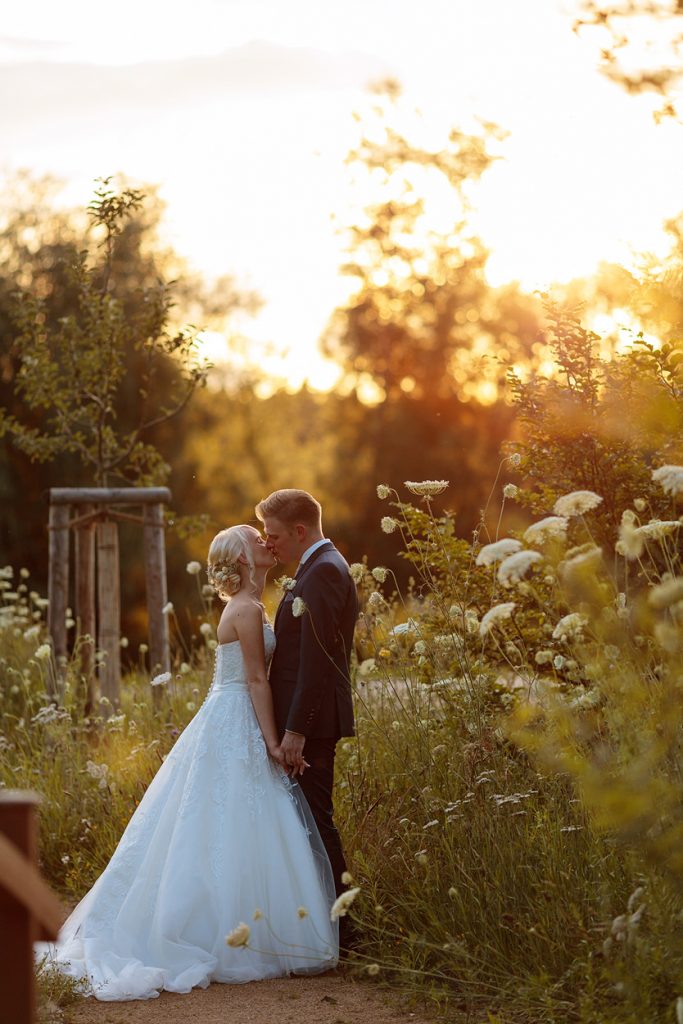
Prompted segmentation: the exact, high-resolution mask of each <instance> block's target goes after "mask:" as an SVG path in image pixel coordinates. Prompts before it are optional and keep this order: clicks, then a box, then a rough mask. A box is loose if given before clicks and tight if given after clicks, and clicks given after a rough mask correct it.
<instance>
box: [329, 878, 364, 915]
mask: <svg viewBox="0 0 683 1024" xmlns="http://www.w3.org/2000/svg"><path fill="white" fill-rule="evenodd" d="M359 892H360V888H359V887H358V886H356V888H355V889H347V890H346V892H343V893H342V894H341V896H337V898H336V900H335V901H334V903H333V904H332V908H331V910H330V921H336V920H337V918H339V917H346V915H347V914H348V912H349V907H350V906H351V904H352V903H353V901H354V900H355V898H356V896H357V895H358V893H359Z"/></svg>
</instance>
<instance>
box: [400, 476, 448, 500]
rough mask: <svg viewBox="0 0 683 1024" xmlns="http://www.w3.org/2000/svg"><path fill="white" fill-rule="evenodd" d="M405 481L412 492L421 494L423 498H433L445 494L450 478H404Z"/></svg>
mask: <svg viewBox="0 0 683 1024" xmlns="http://www.w3.org/2000/svg"><path fill="white" fill-rule="evenodd" d="M403 483H404V484H405V486H406V487H407V488H408V490H409V491H410V492H411V493H412V494H420V495H422V497H423V498H433V497H435V496H436V495H437V494H443V492H444V491H445V490H446V488H447V487H448V483H449V481H448V480H421V481H419V482H418V481H416V480H404V481H403Z"/></svg>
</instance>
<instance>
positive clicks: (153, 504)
mask: <svg viewBox="0 0 683 1024" xmlns="http://www.w3.org/2000/svg"><path fill="white" fill-rule="evenodd" d="M170 500H171V492H170V491H169V490H168V488H167V487H113V488H110V487H52V488H51V489H50V520H49V531H50V544H49V548H50V560H49V576H48V602H49V604H48V619H47V622H48V630H49V633H50V637H51V638H52V645H53V649H54V654H55V663H56V665H57V678H56V679H51V680H50V689H51V693H52V695H53V696H57V694H58V691H59V690H60V689H61V683H62V680H63V678H64V667H65V665H66V662H67V655H68V639H67V625H66V610H67V607H68V606H69V565H70V557H69V556H70V535H71V531H72V530H73V532H74V537H75V542H74V565H75V573H74V578H75V587H74V605H75V619H76V623H77V630H78V634H79V636H80V637H81V638H83V637H86V636H87V637H90V638H92V639H91V640H83V639H82V640H81V645H80V654H81V670H82V672H83V675H84V677H85V679H86V682H87V685H88V692H89V697H90V704H91V706H92V704H94V697H95V693H94V685H95V672H94V669H95V661H96V659H95V642H96V644H97V651H98V652H101V653H102V655H103V657H102V658H100V659H98V662H99V663H98V666H97V668H98V677H99V683H100V695H101V696H102V697H107V698H108V699H109V701H110V703H111V707H112V708H115V707H116V706H117V705H118V703H119V680H120V676H121V648H120V642H121V636H120V631H121V596H120V581H119V576H120V573H119V534H118V523H119V522H132V523H138V524H140V525H142V527H143V540H144V560H145V584H146V590H147V610H148V616H149V661H150V668H151V670H152V672H153V673H155V672H168V671H170V667H171V657H170V646H169V630H168V616H167V615H165V614H164V611H163V609H164V606H165V605H166V603H167V600H168V591H167V585H166V547H165V539H164V509H163V507H164V505H167V504H168V503H169V502H170ZM122 506H123V507H124V508H128V509H130V508H131V507H136V506H137V507H142V515H141V516H140V515H134V514H132V513H131V512H130V511H122V508H121V507H122ZM157 689H159V688H157ZM155 695H156V691H155Z"/></svg>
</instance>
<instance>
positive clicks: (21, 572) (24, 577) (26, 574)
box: [19, 569, 31, 580]
mask: <svg viewBox="0 0 683 1024" xmlns="http://www.w3.org/2000/svg"><path fill="white" fill-rule="evenodd" d="M19 575H20V576H21V578H22V580H27V579H28V578H29V576H30V575H31V573H30V572H29V571H28V569H20V570H19Z"/></svg>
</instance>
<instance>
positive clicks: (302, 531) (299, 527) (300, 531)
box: [294, 523, 308, 541]
mask: <svg viewBox="0 0 683 1024" xmlns="http://www.w3.org/2000/svg"><path fill="white" fill-rule="evenodd" d="M294 531H295V533H296V536H297V540H299V541H303V540H306V534H307V532H308V530H307V528H306V527H305V526H304V525H303V523H297V524H296V525H295V527H294Z"/></svg>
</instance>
